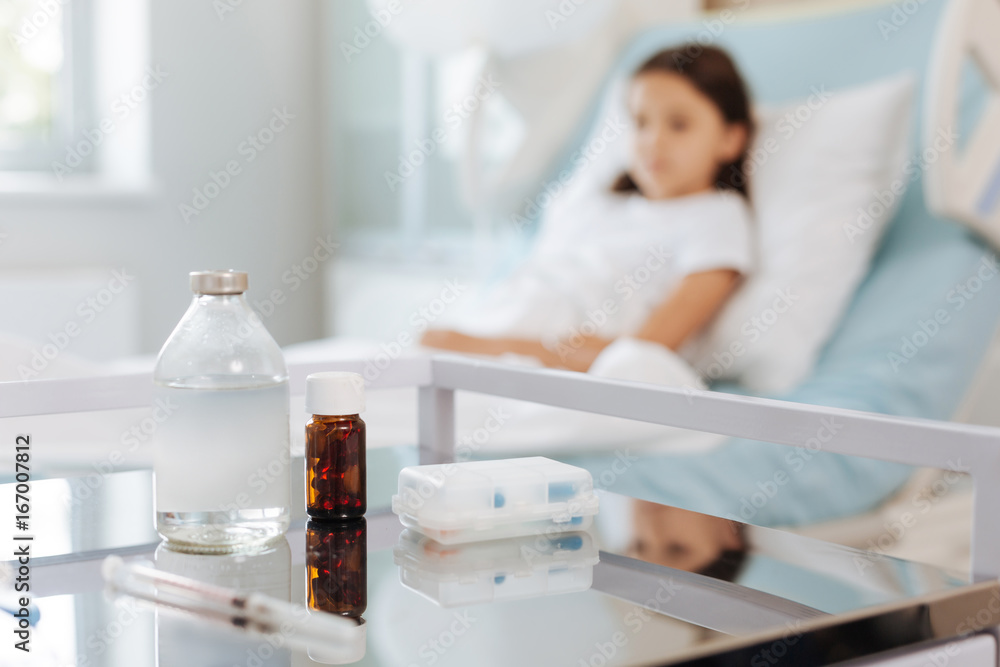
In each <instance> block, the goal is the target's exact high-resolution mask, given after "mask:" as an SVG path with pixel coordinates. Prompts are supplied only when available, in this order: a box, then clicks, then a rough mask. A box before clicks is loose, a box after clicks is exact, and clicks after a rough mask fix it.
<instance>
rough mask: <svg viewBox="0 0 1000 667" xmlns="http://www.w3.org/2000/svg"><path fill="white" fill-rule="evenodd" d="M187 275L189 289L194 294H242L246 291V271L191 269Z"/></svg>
mask: <svg viewBox="0 0 1000 667" xmlns="http://www.w3.org/2000/svg"><path fill="white" fill-rule="evenodd" d="M189 275H190V277H191V291H192V292H194V293H195V294H243V292H246V291H247V283H248V281H247V272H246V271H234V270H232V269H225V270H219V271H192V272H191V273H190V274H189Z"/></svg>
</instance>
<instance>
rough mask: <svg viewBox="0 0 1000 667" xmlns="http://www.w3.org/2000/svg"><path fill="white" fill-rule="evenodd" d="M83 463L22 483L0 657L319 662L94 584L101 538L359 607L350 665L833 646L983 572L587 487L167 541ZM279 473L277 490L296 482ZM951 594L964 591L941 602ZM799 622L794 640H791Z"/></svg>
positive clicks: (184, 571)
mask: <svg viewBox="0 0 1000 667" xmlns="http://www.w3.org/2000/svg"><path fill="white" fill-rule="evenodd" d="M407 456H409V455H406V456H402V457H399V456H390V455H389V454H388V453H381V454H380V453H373V456H372V459H373V462H374V463H375V468H376V469H379V470H381V471H382V472H381V473H380V474H379V475H378V479H375V480H373V481H374V482H375V483H374V484H371V485H370V496H369V501H370V502H369V506H370V507H374V508H378V507H383V508H384V507H386V505H387V501H388V495H389V494H390V493H391V491H392V486H393V485H391V484H389V483H388V482H387V483H386V484H380V483H379V481H378V480H382V481H385V480H392V481H394V480H395V475H394V474H393V473H392V470H393V469H396V472H398V468H399V467H402V466H403V465H408V464H411V463H413V462H414V461H411V460H408V459H407ZM297 465H298V462H296V466H297ZM296 466H293V470H298V469H300V466H299V467H296ZM370 469H371V468H370ZM293 477H297V476H293ZM93 481H94V480H89V481H88V480H87V479H86V478H73V479H50V480H42V481H39V482H36V483H35V484H33V494H34V500H33V503H34V506H35V508H36V510H35V511H36V514H35V521H36V522H37V524H36V526H35V537H36V540H35V543H34V549H33V551H32V561H31V579H32V589H31V590H32V591H33V593H34V597H33V598H32V604H33V605H34V607H33V609H32V621H33V627H32V632H31V646H32V651H31V652H30V653H28V654H23V653H22V652H21V651H15V650H13V649H12V648H11V642H9V641H8V642H5V643H4V645H3V646H2V647H0V656H2V662H3V664H10V665H87V666H100V665H124V664H128V665H154V664H155V665H175V664H177V665H184V666H185V667H192V666H196V665H227V666H228V665H305V664H313V663H317V662H329V659H328V658H329V656H328V655H324V654H323V647H322V646H317V647H315V650H312V649H310V651H301V650H290V649H289V646H288V643H289V642H287V641H286V639H287V637H286V636H283V635H282V634H281V633H278V634H276V635H270V636H263V635H259V634H256V635H255V634H248V633H247V632H246V631H243V630H239V629H235V628H233V627H227V626H226V625H225V624H224V623H217V622H212V621H208V620H206V619H205V618H202V617H195V616H193V615H191V614H187V613H184V612H178V611H176V610H174V609H168V608H163V607H153V606H151V605H149V604H148V603H144V602H137V601H136V600H135V599H133V598H130V597H128V596H123V595H118V596H115V595H114V594H111V593H108V592H106V591H105V590H104V585H103V580H102V577H101V573H100V567H101V560H102V558H103V556H105V555H107V554H119V555H122V556H124V557H125V558H126V559H148V560H149V561H151V562H152V563H154V564H155V567H156V568H157V569H159V570H163V571H166V572H173V573H176V574H181V575H184V576H187V577H191V578H194V579H197V580H200V581H204V582H209V583H214V584H217V585H221V586H226V587H229V588H235V589H239V590H243V591H259V592H262V593H264V594H266V595H269V596H272V597H274V598H277V599H280V600H288V601H292V602H295V603H298V604H301V605H304V606H305V607H306V608H308V609H310V613H314V614H319V613H334V614H338V615H342V616H348V617H351V618H361V619H363V622H364V623H363V626H359V627H360V628H361V631H359V634H358V636H359V637H360V647H359V653H358V656H357V657H359V658H360V659H359V660H357V661H355V662H356V663H357V664H360V665H393V666H396V665H469V664H477V665H493V664H496V665H508V664H519V665H558V664H565V665H593V666H599V665H640V664H681V663H682V662H683V661H685V660H696V658H697V656H698V655H701V654H706V653H719V652H726V651H740V650H741V651H744V654H743V660H744V662H742V663H741V662H739V661H735V662H732V663H717V664H745V659H746V658H747V657H748V656H752V655H755V654H753V653H746V651H758V652H759V651H761V650H769V649H767V647H769V646H774V645H777V646H779V647H781V650H783V651H788V652H791V651H792V650H793V647H801V646H806V645H807V644H808V645H809V646H811V647H812V650H814V649H815V648H816V645H817V644H818V643H821V642H819V639H818V638H822V637H826V640H824V641H827V643H828V644H829V642H830V641H834V643H836V642H841V644H842V645H844V646H847V645H849V644H850V643H851V642H850V641H848V640H845V639H844V637H845V636H847V635H851V633H852V632H853V636H863V633H860V634H859V633H858V632H856V631H851V630H844V631H843V632H846V633H847V635H843V634H841V635H836V633H835V634H834V635H830V632H832V630H831V628H835V627H847V626H845V625H844V624H845V623H846V624H848V625H849V624H850V623H856V622H861V621H863V620H865V619H868V620H871V619H881V620H880V621H879V622H882V623H885V622H886V619H887V618H889V619H891V618H895V619H896V621H894V622H895V623H896V624H897V625H899V627H901V628H906V631H905V632H902V633H899V632H897V633H882V634H883V635H885V636H884V637H881V638H880V639H879V640H878V641H875V643H874V644H873V643H871V642H867V643H866V644H865V646H866V647H867V648H866V650H875V649H879V648H892V647H893V646H898V645H901V642H902V643H907V642H914V641H920V640H923V639H927V638H930V637H938V636H944V635H947V634H948V633H952V634H958V632H959V631H958V630H957V626H958V623H957V621H956V622H954V623H953V622H952V621H950V620H948V621H945V622H943V623H942V622H940V616H939V620H938V622H937V623H930V624H928V623H926V622H916V623H915V622H913V621H914V619H915V618H927V617H928V610H929V609H935V607H934V605H935V604H938V603H939V602H940V601H942V600H950V601H951V602H952V608H953V609H954V608H957V609H964V608H965V607H968V608H970V609H973V610H974V609H975V607H976V605H977V604H978V605H981V604H983V603H982V600H983V599H985V598H983V596H984V595H987V594H993V593H995V591H993V588H995V587H996V584H995V583H993V582H987V583H982V584H975V583H970V582H969V581H968V580H967V578H966V577H964V576H960V575H956V574H954V573H949V572H946V571H943V570H941V569H939V568H935V567H932V566H929V565H923V564H919V563H913V562H907V561H902V560H897V559H893V558H889V557H885V556H881V557H878V558H875V557H873V556H872V555H871V554H869V553H866V552H861V551H857V550H854V549H850V548H847V547H842V546H837V545H833V544H830V543H827V542H822V541H819V540H815V539H810V538H807V537H803V536H799V535H795V534H792V533H788V532H784V531H779V530H774V529H767V528H759V527H754V526H750V525H745V524H740V523H737V522H734V521H730V520H725V519H719V518H716V517H712V516H709V515H703V514H698V513H695V512H690V511H687V510H682V509H678V508H674V507H669V506H666V505H658V504H655V503H650V502H645V501H638V500H635V499H631V498H628V497H625V496H621V495H617V494H614V493H609V492H598V493H599V496H600V512H599V514H598V516H597V519H596V522H595V525H594V527H593V528H592V529H591V530H589V531H586V532H578V533H569V534H560V535H545V534H539V535H531V536H527V537H522V538H513V539H509V540H495V541H492V542H485V543H472V544H466V545H457V546H448V547H445V546H442V545H438V544H436V543H434V542H432V541H430V540H427V539H426V538H423V537H421V536H420V535H417V534H415V533H412V532H411V531H408V530H404V529H403V526H402V525H401V524H400V523H399V521H398V519H397V517H396V516H395V515H393V514H391V513H389V512H388V511H386V510H384V509H382V510H379V509H373V510H371V511H369V514H368V516H367V519H366V520H365V521H363V522H360V523H358V522H355V523H348V524H331V523H320V522H308V523H307V522H306V520H305V516H304V513H303V512H302V510H301V508H300V509H298V511H297V514H296V516H295V517H294V519H293V524H292V528H291V530H290V531H289V532H288V534H287V536H285V538H283V539H281V540H279V541H277V542H274V543H271V544H270V545H268V546H267V547H265V548H261V549H258V550H256V551H253V552H247V553H240V554H232V555H225V556H220V555H196V554H185V553H178V552H174V551H172V550H169V549H166V548H165V547H164V546H163V545H160V544H158V542H157V537H156V534H155V531H154V530H153V526H152V493H151V488H152V487H151V472H150V471H148V470H135V471H130V472H122V473H113V474H109V475H106V476H103V477H100V478H99V483H96V484H95V483H93ZM296 482H297V484H298V485H299V487H300V488H298V489H296V488H294V486H295V485H294V484H293V493H296V494H299V495H298V496H296V497H302V496H301V494H300V493H299V492H300V491H301V480H298V479H296ZM85 490H86V491H85ZM5 491H6V490H5ZM5 511H6V510H5ZM3 520H7V517H5V516H0V521H3ZM14 565H16V563H15V564H14ZM5 567H6V575H5V576H4V582H3V586H4V587H5V591H4V597H5V599H7V600H9V599H10V597H11V596H12V595H13V591H12V590H11V588H12V585H13V580H14V573H15V570H14V568H13V567H12V566H11V563H10V562H8V563H5ZM956 600H964V602H963V603H962V604H959V605H958V607H955V604H954V603H955V601H956ZM963 605H964V607H963ZM3 606H12V605H9V604H4V605H3ZM949 613H951V612H949ZM894 615H895V616H894ZM5 618H7V619H10V618H11V617H10V616H7V615H5ZM949 618H950V617H949ZM956 618H957V617H956ZM859 619H860V620H859ZM838 624H840V625H838ZM824 633H826V634H824ZM805 636H808V637H810V638H811V639H812V640H813V641H811V642H804V641H802V642H800V641H799V640H800V638H801V637H805ZM830 637H834V639H833V640H831V639H830ZM836 637H840V639H836ZM883 640H884V642H886V643H885V645H884V646H883V645H879V643H878V642H879V641H883ZM866 641H867V640H866ZM845 642H846V643H845ZM893 642H896V643H893ZM776 643H777V644H776ZM755 647H756V648H755ZM761 647H764V648H761ZM841 648H842V647H841ZM853 650H855V651H856V650H858V649H857V647H855V649H853ZM362 654H363V655H362ZM833 654H834V653H831V655H833ZM841 654H842V655H846V656H847V657H851V656H853V655H856V652H855V653H851V652H850V651H848V652H847V653H843V651H841ZM734 655H735V654H734ZM310 656H313V657H316V658H318V659H316V660H314V659H313V657H310ZM734 660H736V659H735V658H734ZM685 664H688V663H685ZM689 664H697V663H696V662H691V663H689ZM706 664H707V663H706ZM813 664H830V663H820V662H815V663H813Z"/></svg>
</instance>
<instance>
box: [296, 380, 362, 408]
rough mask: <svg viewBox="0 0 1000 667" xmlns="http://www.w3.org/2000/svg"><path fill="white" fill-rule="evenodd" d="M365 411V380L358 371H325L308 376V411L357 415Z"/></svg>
mask: <svg viewBox="0 0 1000 667" xmlns="http://www.w3.org/2000/svg"><path fill="white" fill-rule="evenodd" d="M364 411H365V381H364V378H362V377H361V376H360V375H358V374H357V373H348V372H345V371H324V372H323V373H312V374H310V375H309V376H308V377H307V378H306V412H308V413H309V414H311V415H356V414H360V413H362V412H364Z"/></svg>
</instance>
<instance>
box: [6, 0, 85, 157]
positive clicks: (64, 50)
mask: <svg viewBox="0 0 1000 667" xmlns="http://www.w3.org/2000/svg"><path fill="white" fill-rule="evenodd" d="M89 22H90V12H89V3H88V2H87V1H86V0H73V1H72V2H69V1H68V0H5V1H4V2H3V3H2V4H0V170H3V171H44V170H49V169H51V168H52V163H53V162H54V161H56V160H60V159H62V158H63V157H64V154H65V152H66V147H67V145H69V143H70V142H71V140H72V139H73V137H74V135H75V134H76V133H77V132H78V131H79V130H80V129H82V128H83V127H85V125H86V123H87V121H88V120H89V118H90V116H91V113H90V111H91V110H90V102H91V99H92V95H91V87H92V86H91V80H92V73H91V71H90V67H89V63H90V62H91V59H90V57H89V54H90V49H89V46H90V39H89V36H90V32H91V31H90V28H89ZM84 168H86V166H84Z"/></svg>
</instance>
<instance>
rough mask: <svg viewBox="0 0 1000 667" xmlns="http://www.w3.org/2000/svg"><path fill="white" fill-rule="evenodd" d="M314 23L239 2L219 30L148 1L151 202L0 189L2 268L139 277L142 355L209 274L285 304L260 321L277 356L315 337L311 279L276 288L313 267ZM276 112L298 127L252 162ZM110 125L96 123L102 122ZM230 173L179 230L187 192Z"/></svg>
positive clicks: (200, 15)
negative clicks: (239, 281) (199, 277)
mask: <svg viewBox="0 0 1000 667" xmlns="http://www.w3.org/2000/svg"><path fill="white" fill-rule="evenodd" d="M227 1H230V0H222V2H227ZM231 1H232V4H234V5H235V0H231ZM319 13H320V6H319V2H318V1H317V0H282V1H281V2H252V1H243V2H241V3H240V4H239V5H236V6H234V7H233V11H232V12H228V13H226V14H225V15H224V16H223V18H221V19H220V17H219V16H218V14H217V12H216V9H214V8H213V3H211V2H205V1H204V0H151V7H150V25H151V35H150V37H151V54H150V63H151V64H152V66H154V67H159V68H161V69H162V70H163V71H165V72H166V73H167V74H168V76H167V78H166V79H165V80H164V81H163V83H162V84H160V85H159V86H158V87H157V88H156V90H155V91H153V93H152V96H151V99H149V100H147V101H146V102H144V103H143V104H144V105H148V111H150V112H151V127H152V145H151V148H152V175H153V191H152V192H148V191H146V192H144V193H143V192H140V193H139V194H136V193H134V192H132V193H120V192H119V193H116V192H114V191H113V189H112V191H108V190H107V189H106V188H105V189H102V190H100V191H96V192H91V191H90V189H89V188H88V187H87V186H80V187H77V188H75V189H74V193H73V194H67V193H62V194H51V193H48V192H47V189H46V187H42V188H41V193H39V194H34V195H24V194H17V193H12V192H10V191H9V188H4V190H5V191H4V192H0V234H5V235H6V236H5V237H4V236H0V266H2V267H3V268H4V269H9V270H13V271H24V270H26V269H31V270H33V271H35V270H44V269H50V268H60V269H62V268H99V269H102V270H105V271H107V274H108V277H109V278H110V277H111V269H113V268H123V267H124V268H125V269H126V270H127V271H128V272H129V273H132V274H134V275H135V276H136V279H135V281H134V283H132V284H131V285H130V286H129V288H128V289H136V290H139V293H140V295H141V299H140V301H141V316H140V317H141V322H140V329H139V340H140V348H141V351H145V352H155V351H156V350H157V349H158V348H159V346H160V345H161V344H162V343H163V341H164V340H165V338H166V337H167V335H168V334H169V333H170V331H171V329H172V327H173V326H174V325H175V324H176V322H177V320H178V319H179V318H180V316H181V314H182V313H183V311H184V309H185V307H186V305H187V303H188V301H189V300H190V292H189V290H188V286H187V273H188V271H191V270H197V269H206V268H230V267H231V268H239V269H243V270H247V271H249V272H250V293H249V296H250V297H251V299H254V298H256V299H258V300H260V299H262V298H265V297H266V296H267V295H268V293H269V292H271V291H272V290H281V293H282V296H283V297H284V298H285V303H284V304H283V305H280V306H278V307H277V310H276V311H275V313H274V314H273V315H272V316H270V317H267V318H266V319H265V321H266V325H267V327H268V329H269V330H270V331H271V333H272V334H273V335H274V336H275V338H276V339H277V340H278V342H279V343H280V344H287V343H291V342H295V341H299V340H307V339H310V338H315V337H318V336H319V335H320V332H321V326H322V316H323V313H322V307H321V303H322V284H321V283H322V281H321V279H320V277H319V275H320V272H319V271H317V273H316V274H315V275H314V276H312V277H311V278H310V279H307V280H305V281H304V282H302V283H301V286H300V287H299V288H298V289H293V287H294V285H293V284H290V283H287V282H283V281H282V275H283V274H285V273H286V272H287V271H289V270H291V269H292V267H293V265H295V264H298V263H301V262H302V260H303V259H304V258H305V257H307V256H310V255H311V254H312V252H313V248H314V246H315V244H316V242H315V239H316V237H317V236H319V235H320V232H321V229H323V227H324V224H323V220H322V200H323V191H322V187H323V186H322V183H323V175H322V173H321V166H322V160H321V141H320V136H319V133H320V113H321V109H320V100H321V98H322V95H321V91H320V71H321V62H320V57H319V54H320V52H321V49H320V25H319V20H318V18H319ZM113 43H114V40H113V39H111V40H103V41H102V44H101V45H99V47H98V48H99V49H102V50H104V51H105V52H106V50H107V49H108V48H109V44H113ZM114 57H117V54H112V58H114ZM136 83H138V82H136ZM275 107H276V108H278V109H283V108H286V107H287V109H288V111H289V112H291V113H293V114H294V115H295V118H294V120H292V121H291V122H290V124H289V126H288V128H287V129H286V130H284V131H283V132H281V133H280V134H278V135H277V136H276V138H275V140H274V142H273V143H272V144H271V145H270V146H268V147H267V148H266V149H265V150H264V151H263V152H261V153H260V155H259V157H258V158H257V159H256V160H254V161H253V162H248V161H247V156H246V155H241V154H240V153H239V152H238V146H239V145H240V143H241V142H243V141H244V140H245V139H246V138H247V136H248V135H249V134H251V133H254V134H256V133H257V132H258V131H259V130H261V129H263V128H265V127H266V126H267V124H268V122H269V120H270V119H271V117H272V109H273V108H275ZM110 113H111V112H110V110H109V109H98V110H97V116H98V118H100V117H102V116H107V115H109V114H110ZM125 122H126V123H127V122H141V120H140V119H138V117H137V118H136V119H127V120H126V121H125ZM229 160H236V161H238V162H239V163H240V165H241V168H242V173H241V174H240V175H238V176H236V177H234V178H233V179H232V182H231V184H230V185H229V186H228V187H227V188H225V189H224V190H222V192H221V193H220V194H219V196H218V197H217V198H216V199H215V200H214V201H212V202H211V204H210V205H209V206H208V207H207V208H206V209H205V210H204V212H203V213H201V215H199V216H198V217H196V218H194V219H193V222H191V223H190V224H185V222H184V221H183V219H182V217H181V215H180V213H179V211H178V205H179V204H181V203H188V204H190V203H191V200H192V198H193V194H192V188H195V187H203V186H204V185H205V184H206V183H208V182H209V172H210V171H213V170H214V171H218V170H221V169H224V167H225V164H226V163H227V162H228V161H229ZM323 236H324V237H325V236H326V233H325V232H324V233H323ZM25 275H27V271H25ZM265 314H266V312H265ZM66 317H67V319H71V318H74V317H75V315H74V313H72V312H67V313H66ZM6 324H8V325H10V324H11V323H10V322H7V323H6ZM4 328H5V327H4V326H3V324H0V330H3V329H4ZM9 328H15V327H9Z"/></svg>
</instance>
